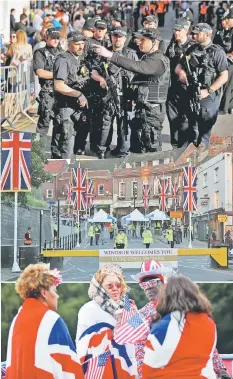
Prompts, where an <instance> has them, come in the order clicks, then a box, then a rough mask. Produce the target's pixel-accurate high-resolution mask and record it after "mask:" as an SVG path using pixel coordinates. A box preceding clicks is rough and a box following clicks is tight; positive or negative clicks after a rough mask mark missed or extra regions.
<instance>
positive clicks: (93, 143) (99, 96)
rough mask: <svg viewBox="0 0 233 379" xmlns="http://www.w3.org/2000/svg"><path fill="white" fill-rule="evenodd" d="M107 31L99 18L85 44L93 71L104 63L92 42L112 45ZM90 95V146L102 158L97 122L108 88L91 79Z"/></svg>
mask: <svg viewBox="0 0 233 379" xmlns="http://www.w3.org/2000/svg"><path fill="white" fill-rule="evenodd" d="M106 33H107V23H106V22H105V21H104V20H97V21H96V22H95V26H94V33H93V38H88V40H87V41H86V46H85V62H86V64H87V67H88V69H89V71H90V73H92V71H93V70H98V69H99V67H100V66H101V65H102V59H101V58H100V57H99V56H98V55H97V54H96V53H95V51H94V50H93V48H92V47H91V45H92V44H97V45H100V46H104V47H109V46H111V43H110V41H108V40H106V39H105V36H106ZM90 94H91V95H90V96H91V101H90V102H89V110H90V115H91V116H90V117H91V118H90V124H91V130H90V148H91V150H92V151H93V152H94V153H96V154H97V156H98V157H99V158H102V153H101V152H100V151H99V149H98V147H97V146H98V143H99V139H100V135H99V127H98V124H97V123H96V120H101V119H102V113H103V109H104V107H105V103H104V101H103V97H104V96H105V94H106V90H105V89H104V88H102V87H101V86H100V85H99V83H98V82H96V81H95V80H92V79H91V80H90Z"/></svg>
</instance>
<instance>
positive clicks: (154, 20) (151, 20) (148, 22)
mask: <svg viewBox="0 0 233 379" xmlns="http://www.w3.org/2000/svg"><path fill="white" fill-rule="evenodd" d="M158 25H159V21H158V17H157V16H153V15H149V16H146V17H145V18H144V20H143V28H144V29H158ZM159 50H160V51H162V52H163V53H165V51H166V44H165V42H164V41H163V40H162V39H161V41H159Z"/></svg>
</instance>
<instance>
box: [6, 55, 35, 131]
mask: <svg viewBox="0 0 233 379" xmlns="http://www.w3.org/2000/svg"><path fill="white" fill-rule="evenodd" d="M0 73H1V96H0V109H1V125H2V124H3V123H4V122H5V121H7V122H8V123H9V124H10V126H11V127H12V128H13V127H14V124H13V121H14V119H15V117H16V116H17V115H19V114H23V115H24V116H25V117H27V118H28V119H29V120H30V121H31V122H32V123H33V124H36V121H35V120H33V118H31V117H30V116H29V115H28V113H27V111H28V109H29V108H30V107H31V106H32V97H33V95H34V82H33V80H32V64H31V62H29V61H24V62H21V63H20V64H19V65H18V66H17V67H15V66H5V67H1V71H0Z"/></svg>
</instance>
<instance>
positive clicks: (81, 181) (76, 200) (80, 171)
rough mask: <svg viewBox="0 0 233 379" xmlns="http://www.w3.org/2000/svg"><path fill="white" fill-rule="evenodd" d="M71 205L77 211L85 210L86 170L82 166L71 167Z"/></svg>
mask: <svg viewBox="0 0 233 379" xmlns="http://www.w3.org/2000/svg"><path fill="white" fill-rule="evenodd" d="M72 178H73V186H72V191H73V205H74V209H76V210H77V211H85V210H86V190H87V188H86V170H85V169H84V168H73V169H72Z"/></svg>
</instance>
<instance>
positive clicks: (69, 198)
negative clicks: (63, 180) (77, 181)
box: [66, 183, 72, 205]
mask: <svg viewBox="0 0 233 379" xmlns="http://www.w3.org/2000/svg"><path fill="white" fill-rule="evenodd" d="M66 203H67V204H68V205H71V204H72V184H71V183H69V184H66Z"/></svg>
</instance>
